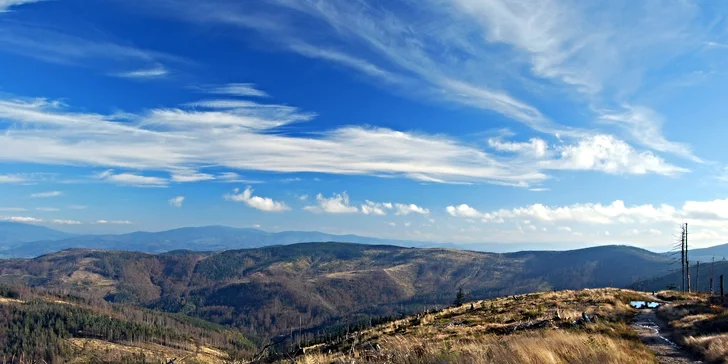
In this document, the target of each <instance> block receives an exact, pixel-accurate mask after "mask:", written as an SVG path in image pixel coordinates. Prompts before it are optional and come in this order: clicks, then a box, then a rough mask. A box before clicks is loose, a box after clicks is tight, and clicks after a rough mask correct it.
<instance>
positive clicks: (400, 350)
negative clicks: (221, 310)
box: [298, 330, 656, 364]
mask: <svg viewBox="0 0 728 364" xmlns="http://www.w3.org/2000/svg"><path fill="white" fill-rule="evenodd" d="M381 346H382V348H384V349H382V350H380V351H378V352H372V353H368V352H363V353H358V352H357V353H354V354H352V355H345V354H338V355H321V354H313V355H305V356H303V357H300V358H298V362H300V363H310V364H323V363H344V362H346V363H352V362H386V363H393V364H419V363H462V364H479V363H504V364H521V363H533V364H541V363H553V364H558V363H583V364H592V363H593V364H611V363H614V364H617V363H655V362H656V361H655V358H654V356H653V355H652V353H651V352H649V351H648V350H647V349H646V348H645V347H644V346H641V345H639V344H637V343H635V342H632V341H628V340H625V339H618V338H612V337H608V336H604V335H589V334H586V333H574V332H567V331H563V330H559V331H555V330H549V331H537V332H527V333H523V334H516V335H509V336H495V335H490V336H484V337H480V338H478V339H467V338H462V339H460V340H456V341H450V342H447V341H446V342H432V341H429V340H423V339H419V338H414V337H410V336H394V337H388V338H385V339H383V340H382V343H381Z"/></svg>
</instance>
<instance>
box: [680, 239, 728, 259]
mask: <svg viewBox="0 0 728 364" xmlns="http://www.w3.org/2000/svg"><path fill="white" fill-rule="evenodd" d="M678 254H679V252H678ZM688 257H689V258H690V260H691V261H694V262H698V261H700V262H704V263H705V262H712V261H713V258H715V261H721V260H724V259H726V258H728V244H722V245H716V246H711V247H710V248H702V249H691V250H690V251H689V255H688Z"/></svg>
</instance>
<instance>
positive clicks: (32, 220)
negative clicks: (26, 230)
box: [3, 216, 43, 224]
mask: <svg viewBox="0 0 728 364" xmlns="http://www.w3.org/2000/svg"><path fill="white" fill-rule="evenodd" d="M3 220H5V221H11V222H21V223H25V224H36V223H41V222H43V219H36V218H34V217H28V216H11V217H5V218H3Z"/></svg>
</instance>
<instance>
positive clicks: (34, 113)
mask: <svg viewBox="0 0 728 364" xmlns="http://www.w3.org/2000/svg"><path fill="white" fill-rule="evenodd" d="M260 109H265V108H252V109H251V108H236V109H233V110H223V109H217V110H212V111H203V110H197V111H189V110H185V109H155V110H150V111H148V112H146V113H143V114H140V115H133V114H123V115H122V116H120V115H119V114H112V115H102V114H91V113H76V112H70V111H66V107H64V106H63V105H59V104H58V103H54V102H51V101H47V100H44V99H34V100H27V101H22V100H18V99H6V100H2V99H0V118H2V119H0V125H2V124H3V123H4V124H7V126H8V128H7V129H6V132H5V133H4V134H0V144H2V145H4V146H7V148H6V150H5V152H4V153H3V154H2V155H0V160H5V161H15V162H32V163H38V162H42V163H49V164H89V165H101V166H108V167H117V168H127V169H130V168H133V169H145V170H155V171H160V170H162V171H169V172H170V173H172V179H173V180H174V179H175V178H176V179H177V180H178V181H192V180H202V179H209V178H210V176H209V175H207V174H203V173H199V172H192V171H196V170H197V169H198V168H199V167H200V166H204V165H218V166H222V167H227V168H230V169H237V170H260V171H271V172H319V173H333V174H360V175H379V176H386V175H393V176H403V177H407V178H413V179H417V180H423V181H428V182H437V183H453V182H488V183H496V184H504V185H513V186H521V187H528V186H530V185H532V184H537V183H539V182H541V181H544V180H545V179H547V178H548V175H547V174H546V172H547V171H549V170H553V169H560V170H564V169H572V170H596V171H603V172H607V173H635V174H643V173H659V174H666V175H674V174H678V173H682V172H685V171H686V170H685V169H683V168H680V167H676V166H674V165H671V164H669V163H667V162H665V161H664V160H663V159H661V158H659V157H658V156H656V155H653V154H652V153H647V152H639V151H637V150H635V149H634V148H632V147H631V146H629V145H628V144H626V143H625V142H623V141H621V140H619V139H616V138H614V137H612V136H594V137H585V138H582V139H577V142H576V144H571V143H568V142H561V143H560V144H557V145H541V144H539V146H538V148H540V149H538V151H539V152H538V153H535V154H534V153H532V155H529V156H526V155H522V154H519V155H517V156H515V157H514V156H509V155H492V154H490V153H488V152H486V151H485V150H482V149H480V148H478V147H477V146H473V145H469V144H465V143H463V142H461V141H459V140H457V139H454V138H451V137H448V136H444V135H428V134H422V133H412V132H401V131H396V130H391V129H385V128H372V127H370V128H365V127H358V126H350V127H339V128H336V129H332V130H324V131H321V132H319V133H317V134H315V135H307V134H302V135H291V134H289V133H278V132H276V130H277V128H278V127H279V126H281V125H289V124H290V123H294V122H297V121H300V120H310V118H311V115H310V114H309V113H305V112H303V113H301V112H298V111H297V109H295V108H290V107H287V108H285V109H278V110H283V114H282V115H281V114H280V113H276V114H265V113H260V112H259V110H260ZM20 126H22V127H20ZM161 126H163V128H162V127H161ZM501 143H504V142H503V141H501ZM514 145H515V144H514ZM543 148H546V151H547V152H545V153H544V152H543V151H544V149H543ZM496 149H500V150H501V151H502V150H503V148H502V147H498V148H496ZM422 150H427V151H429V152H428V153H421V151H422ZM587 156H588V158H581V157H587ZM180 171H182V172H180ZM233 173H235V172H226V173H224V174H221V175H219V176H217V177H216V178H218V179H220V180H222V181H239V180H242V179H239V178H237V177H235V176H237V174H233ZM98 177H99V178H100V179H102V180H107V181H110V182H114V183H118V184H126V185H135V186H157V187H161V186H165V185H166V184H167V183H168V181H167V180H166V179H165V178H162V177H147V176H142V175H138V174H134V173H130V172H126V173H119V174H116V173H115V172H114V171H113V170H109V171H106V172H103V173H101V174H100V175H99V176H98Z"/></svg>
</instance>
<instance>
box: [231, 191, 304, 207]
mask: <svg viewBox="0 0 728 364" xmlns="http://www.w3.org/2000/svg"><path fill="white" fill-rule="evenodd" d="M239 191H240V190H239V189H237V188H236V189H234V190H233V192H234V193H232V194H226V195H225V199H226V200H229V201H235V202H243V203H245V204H246V205H248V206H250V207H252V208H254V209H258V210H261V211H267V212H283V211H288V210H290V209H291V208H290V207H288V205H286V204H285V203H284V202H278V201H274V200H273V199H272V198H269V197H260V196H253V189H252V188H251V187H247V188H246V189H245V191H243V192H242V193H238V192H239Z"/></svg>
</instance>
